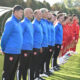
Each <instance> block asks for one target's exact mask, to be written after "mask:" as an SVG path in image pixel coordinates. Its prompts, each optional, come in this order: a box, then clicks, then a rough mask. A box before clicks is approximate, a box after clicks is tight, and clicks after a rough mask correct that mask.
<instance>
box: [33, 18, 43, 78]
mask: <svg viewBox="0 0 80 80" xmlns="http://www.w3.org/2000/svg"><path fill="white" fill-rule="evenodd" d="M33 31H34V33H33V38H34V40H33V53H34V58H33V59H34V66H33V67H34V74H35V76H34V78H39V71H40V66H41V59H42V58H41V54H42V53H41V52H40V48H42V41H43V30H42V26H41V23H40V21H38V20H37V19H34V21H33Z"/></svg>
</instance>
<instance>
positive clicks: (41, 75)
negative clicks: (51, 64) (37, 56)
mask: <svg viewBox="0 0 80 80" xmlns="http://www.w3.org/2000/svg"><path fill="white" fill-rule="evenodd" d="M39 76H40V77H49V76H48V75H46V74H44V73H43V74H40V75H39Z"/></svg>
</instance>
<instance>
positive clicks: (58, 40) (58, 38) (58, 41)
mask: <svg viewBox="0 0 80 80" xmlns="http://www.w3.org/2000/svg"><path fill="white" fill-rule="evenodd" d="M63 17H64V16H63V14H58V15H57V21H58V23H57V24H56V25H54V27H55V51H54V55H53V57H54V61H53V68H54V70H55V71H57V70H59V66H58V64H57V58H58V56H59V52H60V49H61V45H62V41H63V28H62V24H61V23H62V21H63Z"/></svg>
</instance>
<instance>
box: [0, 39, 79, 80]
mask: <svg viewBox="0 0 80 80" xmlns="http://www.w3.org/2000/svg"><path fill="white" fill-rule="evenodd" d="M77 51H78V53H79V54H78V55H74V56H72V57H71V58H70V59H69V61H68V62H67V63H66V64H64V65H62V66H61V70H60V71H58V72H54V75H52V76H51V77H49V78H47V79H46V80H80V40H79V42H78V45H77ZM2 69H3V56H2V55H0V80H1V76H2Z"/></svg>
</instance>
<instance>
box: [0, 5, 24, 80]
mask: <svg viewBox="0 0 80 80" xmlns="http://www.w3.org/2000/svg"><path fill="white" fill-rule="evenodd" d="M12 12H13V13H12V16H11V17H10V18H9V19H8V20H7V21H6V24H5V29H4V32H3V35H2V38H1V48H2V52H3V54H4V67H3V70H4V72H3V75H2V80H14V78H15V72H16V70H17V67H18V61H19V57H20V54H21V47H22V42H23V35H22V29H21V26H20V19H22V16H23V8H22V7H21V6H20V5H15V6H14V8H13V11H12Z"/></svg>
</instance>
